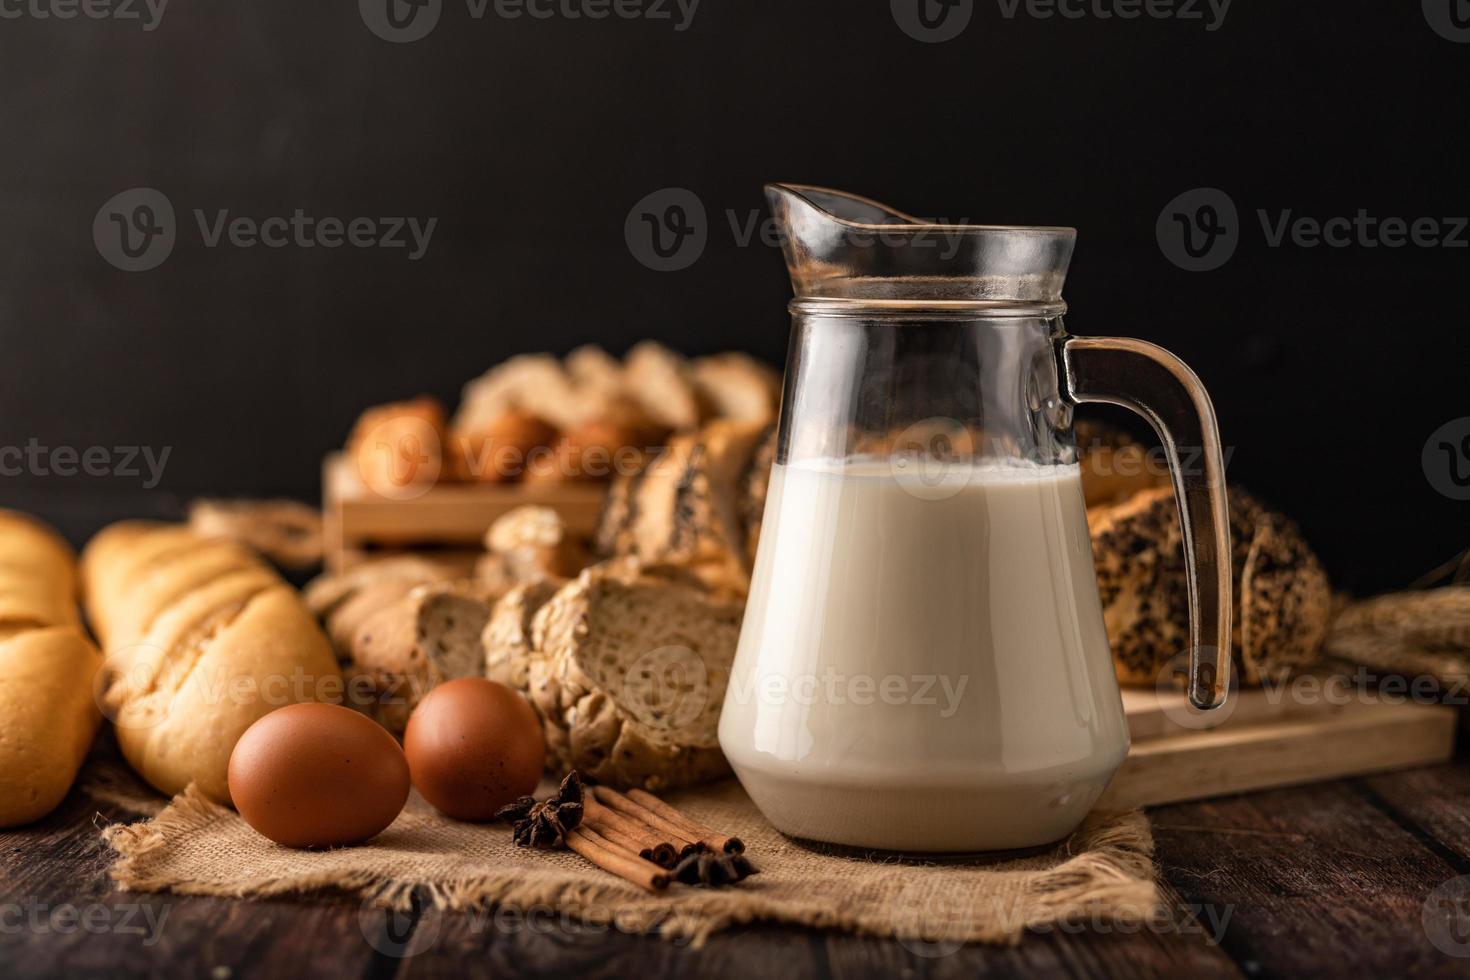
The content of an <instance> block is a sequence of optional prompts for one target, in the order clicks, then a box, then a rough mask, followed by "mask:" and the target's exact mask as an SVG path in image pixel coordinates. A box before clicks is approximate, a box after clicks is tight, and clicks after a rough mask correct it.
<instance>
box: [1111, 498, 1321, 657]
mask: <svg viewBox="0 0 1470 980" xmlns="http://www.w3.org/2000/svg"><path fill="white" fill-rule="evenodd" d="M1229 516H1230V539H1231V556H1230V566H1231V578H1232V581H1233V585H1234V596H1235V608H1234V611H1233V614H1232V620H1233V629H1232V635H1233V650H1234V663H1235V665H1236V668H1237V669H1238V671H1239V676H1240V680H1241V682H1242V683H1243V684H1247V685H1255V684H1260V683H1261V682H1262V680H1265V679H1269V678H1272V677H1276V676H1279V675H1280V674H1281V673H1282V672H1287V671H1292V670H1295V669H1298V668H1300V667H1303V666H1306V665H1307V664H1309V663H1311V662H1312V660H1314V659H1315V658H1316V656H1317V654H1318V652H1319V649H1320V647H1321V644H1322V640H1323V638H1324V637H1325V636H1326V632H1327V626H1328V622H1329V619H1330V611H1331V610H1330V606H1331V591H1330V588H1329V586H1328V582H1327V575H1326V573H1325V572H1324V571H1323V569H1322V566H1321V564H1320V562H1318V560H1317V557H1316V555H1315V554H1313V552H1312V550H1311V548H1310V547H1308V546H1307V544H1306V541H1305V540H1304V539H1303V538H1302V536H1301V532H1300V530H1299V529H1298V528H1297V527H1296V525H1295V524H1294V523H1292V522H1291V521H1290V520H1288V519H1287V518H1285V517H1283V516H1282V515H1280V514H1277V513H1273V512H1271V511H1269V510H1267V509H1266V508H1265V507H1264V506H1262V505H1261V504H1260V502H1259V501H1257V500H1256V499H1255V498H1254V497H1252V496H1251V495H1250V494H1249V493H1247V492H1246V491H1245V490H1242V489H1240V488H1239V487H1232V488H1231V489H1230V507H1229ZM1088 524H1089V526H1090V528H1091V532H1092V549H1093V559H1094V562H1095V564H1096V567H1097V578H1098V590H1099V592H1100V594H1101V596H1102V602H1103V618H1104V620H1105V622H1106V623H1107V628H1108V637H1109V639H1110V640H1111V643H1112V648H1113V663H1114V666H1115V667H1116V668H1117V672H1118V678H1119V680H1121V681H1122V682H1123V683H1125V684H1137V685H1144V686H1152V685H1154V684H1156V683H1157V682H1158V680H1159V677H1160V675H1161V673H1162V672H1164V671H1165V670H1166V669H1169V668H1170V665H1171V662H1172V661H1173V658H1175V657H1176V656H1177V655H1179V654H1180V653H1182V652H1186V651H1187V650H1188V649H1189V596H1188V590H1187V584H1186V576H1185V568H1184V547H1183V543H1182V539H1181V537H1180V531H1179V516H1178V509H1177V507H1176V506H1175V503H1174V495H1173V491H1172V490H1171V489H1170V488H1168V487H1157V488H1154V489H1150V490H1144V491H1141V492H1139V493H1136V494H1134V495H1133V496H1131V497H1129V498H1128V499H1127V500H1126V501H1124V502H1123V503H1121V504H1116V505H1112V506H1103V507H1094V508H1092V509H1090V510H1089V511H1088Z"/></svg>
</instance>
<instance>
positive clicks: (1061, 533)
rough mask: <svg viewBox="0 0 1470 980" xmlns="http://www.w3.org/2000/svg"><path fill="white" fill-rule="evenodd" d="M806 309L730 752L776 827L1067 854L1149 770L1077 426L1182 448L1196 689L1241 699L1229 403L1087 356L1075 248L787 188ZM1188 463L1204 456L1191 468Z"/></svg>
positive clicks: (794, 353) (733, 704)
mask: <svg viewBox="0 0 1470 980" xmlns="http://www.w3.org/2000/svg"><path fill="white" fill-rule="evenodd" d="M766 194H767V197H768V199H769V201H770V204H771V209H772V212H773V214H774V216H775V219H776V221H777V223H778V225H779V227H780V228H781V229H782V231H783V232H784V234H783V249H784V252H785V257H786V263H787V266H788V269H789V271H790V273H791V280H792V284H793V286H794V289H795V293H796V298H795V300H793V302H792V304H791V310H792V314H793V330H792V335H791V348H790V355H789V358H788V361H787V368H786V382H785V394H784V398H783V402H782V409H781V420H780V431H779V435H778V440H779V442H778V448H777V453H776V462H775V466H774V467H773V469H772V472H771V481H770V489H769V492H768V495H767V500H766V509H765V516H764V520H763V523H762V529H761V538H760V546H759V549H758V555H757V558H756V563H755V571H754V575H753V579H752V583H751V590H750V598H749V602H748V605H747V607H746V612H745V621H744V625H743V627H742V630H741V635H740V644H739V650H738V652H737V654H736V657H735V663H734V667H733V670H732V675H731V678H730V684H729V687H728V689H727V692H726V696H725V704H724V710H723V713H722V715H721V718H720V729H719V737H720V745H721V747H722V748H723V750H724V752H725V755H726V756H727V757H728V758H729V760H730V763H731V765H732V766H733V768H734V770H735V772H736V774H737V775H738V776H739V778H740V781H741V783H742V784H743V785H744V786H745V788H746V790H747V791H748V792H749V793H750V795H751V798H752V799H753V800H754V801H755V803H756V805H757V806H759V807H760V809H761V811H762V812H763V813H764V814H765V815H766V817H767V819H769V820H770V821H771V823H772V824H774V825H775V826H776V827H777V828H778V829H780V830H782V831H783V832H785V833H787V834H789V835H791V836H794V837H798V838H806V839H811V840H817V841H825V842H831V843H837V844H846V845H853V846H859V847H870V848H883V849H893V850H899V851H913V852H946V851H947V852H954V851H990V850H1001V849H1010V848H1023V847H1031V846H1036V845H1041V844H1046V843H1049V842H1052V841H1056V840H1058V839H1061V838H1063V837H1065V836H1066V835H1067V834H1069V833H1070V832H1071V831H1072V830H1074V829H1075V828H1076V827H1077V825H1078V824H1079V823H1080V822H1081V821H1082V819H1083V817H1084V816H1086V814H1087V812H1088V810H1089V809H1090V808H1091V807H1092V806H1093V804H1094V803H1095V802H1096V801H1097V799H1098V797H1099V796H1100V795H1101V793H1102V792H1103V790H1104V788H1106V786H1107V784H1108V781H1109V780H1110V779H1111V778H1112V775H1113V773H1114V772H1115V771H1116V770H1117V768H1118V766H1119V765H1120V764H1121V763H1122V761H1123V758H1124V756H1125V755H1126V754H1127V751H1128V727H1127V722H1126V719H1125V718H1124V714H1123V707H1122V701H1121V698H1120V696H1119V693H1118V684H1117V680H1116V677H1115V676H1114V673H1113V667H1112V659H1111V656H1110V653H1109V648H1108V638H1107V634H1106V631H1105V629H1104V626H1103V615H1102V607H1101V602H1100V601H1099V598H1098V589H1097V580H1096V576H1095V573H1094V569H1093V563H1092V546H1091V539H1090V537H1089V535H1088V529H1087V518H1086V513H1085V509H1084V504H1083V495H1082V485H1081V476H1080V469H1079V466H1078V464H1077V448H1076V444H1075V440H1074V437H1073V433H1072V409H1073V406H1074V405H1075V404H1077V403H1078V402H1086V401H1099V402H1111V403H1114V404H1118V405H1125V406H1127V407H1129V408H1131V409H1133V410H1134V411H1136V412H1138V413H1139V414H1141V415H1143V416H1144V417H1146V418H1147V419H1148V420H1149V422H1150V423H1152V425H1153V427H1154V428H1155V429H1156V430H1157V432H1158V434H1159V436H1160V438H1161V439H1162V441H1163V444H1164V447H1165V449H1166V451H1167V454H1168V458H1169V463H1170V469H1171V472H1172V476H1173V483H1174V489H1175V493H1176V496H1177V499H1178V504H1179V515H1180V520H1181V522H1182V525H1183V531H1184V546H1185V549H1186V558H1187V562H1186V565H1187V567H1188V569H1189V583H1188V584H1189V595H1190V637H1191V639H1190V666H1189V675H1188V678H1187V689H1188V693H1189V697H1190V699H1191V701H1192V702H1193V703H1194V704H1195V705H1196V706H1198V707H1200V708H1210V707H1214V706H1216V705H1218V704H1219V703H1220V702H1221V701H1222V700H1223V698H1224V695H1225V686H1226V678H1227V675H1228V673H1229V670H1228V657H1229V650H1230V569H1229V554H1230V549H1229V541H1228V533H1229V532H1228V526H1227V524H1226V518H1225V483H1224V476H1223V470H1222V467H1221V461H1220V451H1219V434H1218V432H1217V430H1216V427H1215V417H1214V411H1213V409H1212V407H1211V405H1210V400H1209V397H1208V396H1207V395H1206V394H1205V391H1204V389H1203V388H1202V387H1201V386H1200V383H1199V380H1198V379H1197V378H1196V377H1195V375H1194V374H1193V372H1191V371H1190V369H1189V368H1188V367H1186V366H1185V365H1184V364H1183V363H1182V362H1181V361H1179V360H1178V359H1177V358H1175V357H1174V356H1173V355H1171V354H1169V353H1168V352H1167V351H1164V350H1163V349H1161V348H1159V347H1156V346H1154V345H1152V344H1148V343H1145V342H1143V341H1139V340H1122V339H1115V338H1090V337H1070V336H1068V335H1067V333H1066V330H1065V328H1064V326H1063V323H1062V314H1063V313H1064V312H1065V309H1066V305H1065V304H1064V303H1063V302H1062V298H1061V289H1062V281H1063V279H1064V278H1065V276H1066V272H1067V265H1068V262H1069V260H1070V258H1071V255H1072V246H1073V242H1074V240H1075V237H1076V233H1075V231H1073V230H1072V229H1070V228H1024V227H997V226H980V225H937V224H926V223H924V222H922V221H919V220H917V219H915V218H912V217H909V216H908V215H905V214H902V213H900V212H898V211H895V210H893V209H891V208H888V207H885V206H883V205H880V204H876V203H874V202H872V201H869V200H866V199H864V198H860V197H856V196H854V195H851V194H844V193H840V192H837V191H831V190H824V189H822V188H816V187H805V186H798V185H789V184H773V185H768V186H767V188H766ZM1180 447H1190V448H1197V449H1198V450H1199V452H1198V453H1196V454H1192V458H1197V459H1200V460H1201V461H1202V462H1201V463H1200V464H1199V465H1198V466H1196V467H1194V468H1192V469H1185V468H1184V467H1182V466H1181V464H1180V459H1181V454H1180V452H1179V448H1180Z"/></svg>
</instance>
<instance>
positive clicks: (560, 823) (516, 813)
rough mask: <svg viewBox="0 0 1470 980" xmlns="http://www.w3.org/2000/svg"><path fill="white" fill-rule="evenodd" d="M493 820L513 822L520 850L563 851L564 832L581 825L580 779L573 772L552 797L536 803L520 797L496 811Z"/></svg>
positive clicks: (564, 844)
mask: <svg viewBox="0 0 1470 980" xmlns="http://www.w3.org/2000/svg"><path fill="white" fill-rule="evenodd" d="M495 818H496V819H497V820H510V821H512V826H511V833H512V836H513V839H514V840H515V842H516V844H518V845H519V846H521V847H540V848H544V849H552V848H561V847H566V846H567V832H568V831H570V830H571V829H572V828H573V827H575V826H577V824H579V823H581V822H582V777H581V776H580V775H579V774H578V773H577V772H576V770H573V771H571V772H569V773H567V778H566V779H563V780H562V781H561V787H560V788H559V789H557V791H556V794H555V795H553V796H551V797H550V798H548V799H545V800H542V801H541V802H539V803H538V802H536V798H535V797H534V796H523V797H521V798H520V799H518V800H516V801H515V802H514V803H510V804H507V805H505V806H503V807H501V808H500V809H499V810H496V811H495Z"/></svg>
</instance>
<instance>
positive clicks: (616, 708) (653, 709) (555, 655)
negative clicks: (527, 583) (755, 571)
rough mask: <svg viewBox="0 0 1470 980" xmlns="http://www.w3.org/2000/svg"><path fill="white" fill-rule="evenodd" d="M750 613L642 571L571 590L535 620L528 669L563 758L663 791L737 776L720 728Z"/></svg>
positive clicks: (613, 566) (603, 777)
mask: <svg viewBox="0 0 1470 980" xmlns="http://www.w3.org/2000/svg"><path fill="white" fill-rule="evenodd" d="M741 613H742V606H741V604H740V603H738V602H733V601H723V600H719V599H716V598H712V597H711V596H710V595H709V594H708V593H706V592H705V591H704V590H702V589H700V588H697V587H695V586H691V585H687V584H684V583H681V582H677V581H673V580H670V579H668V578H664V577H660V576H655V575H649V574H646V573H643V572H642V571H641V570H640V569H639V568H638V566H637V565H636V563H628V562H612V563H606V564H602V565H594V566H593V567H591V568H589V569H586V570H585V571H583V572H582V574H581V575H579V576H578V577H577V579H576V581H574V582H572V583H569V584H568V585H566V586H564V587H562V588H561V589H560V590H559V591H558V592H557V593H556V594H555V595H554V596H553V597H552V598H551V599H550V600H549V601H547V602H546V603H545V605H543V606H541V608H540V609H539V610H538V611H537V612H536V613H535V615H534V616H533V618H532V626H531V639H530V647H531V650H530V653H529V654H528V657H527V661H526V669H525V674H526V682H525V684H526V687H525V689H526V691H527V693H528V695H529V697H530V699H531V703H532V704H533V705H534V706H535V707H536V709H537V712H538V713H539V714H540V715H541V719H542V724H543V727H544V730H545V733H546V740H547V750H548V756H549V758H550V759H551V760H552V762H553V763H554V764H556V765H559V766H561V767H563V768H573V767H574V768H577V769H580V770H581V771H583V772H585V773H588V774H590V775H591V776H593V777H594V778H595V779H597V780H599V781H601V782H605V783H609V784H611V785H615V786H641V787H644V788H646V789H652V790H659V789H672V788H675V787H679V786H690V785H694V784H697V783H701V782H705V781H708V780H711V779H717V778H720V777H722V776H725V775H728V774H729V771H730V770H729V766H728V765H727V763H726V762H725V758H724V756H723V754H722V753H721V752H720V748H719V744H718V740H717V735H716V729H717V724H718V720H719V712H720V706H721V704H722V703H723V701H724V697H725V687H726V685H727V684H728V682H729V675H730V664H731V662H732V660H733V659H734V656H735V643H736V639H737V638H738V636H739V631H740V618H741ZM507 676H510V677H512V678H514V677H515V676H516V675H515V673H514V672H511V673H510V674H508V675H507Z"/></svg>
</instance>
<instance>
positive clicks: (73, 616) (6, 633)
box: [0, 511, 102, 827]
mask: <svg viewBox="0 0 1470 980" xmlns="http://www.w3.org/2000/svg"><path fill="white" fill-rule="evenodd" d="M76 590H77V575H76V560H75V559H74V558H73V556H72V551H71V548H70V547H68V546H67V544H66V542H64V541H62V540H61V538H60V537H58V536H57V535H56V534H55V532H53V531H52V530H51V529H50V528H47V527H45V526H43V525H42V524H40V523H39V522H38V521H35V520H33V519H32V518H30V517H27V516H26V515H24V514H18V513H14V512H12V511H0V827H15V826H19V825H21V824H26V823H31V822H32V821H35V820H39V819H40V818H41V817H44V816H45V815H46V814H48V813H50V812H51V811H52V810H54V809H55V808H56V806H57V805H58V804H59V803H60V802H61V801H62V799H63V798H64V797H65V796H66V793H67V790H68V789H70V788H71V784H72V782H73V781H74V780H75V779H76V775H77V770H78V769H80V768H81V765H82V760H83V759H84V758H85V757H86V754H87V749H88V747H89V746H90V745H91V744H92V737H93V735H95V734H96V731H97V725H98V723H99V721H100V720H101V714H100V712H99V711H98V710H97V704H96V701H95V700H94V698H93V683H94V679H95V676H96V673H97V670H98V668H99V667H100V666H101V663H102V657H101V655H100V654H99V653H98V652H97V648H96V647H95V646H93V645H92V641H91V640H90V639H89V638H88V637H87V635H86V633H84V632H83V631H82V628H81V626H80V624H79V617H78V613H77V605H76Z"/></svg>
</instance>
